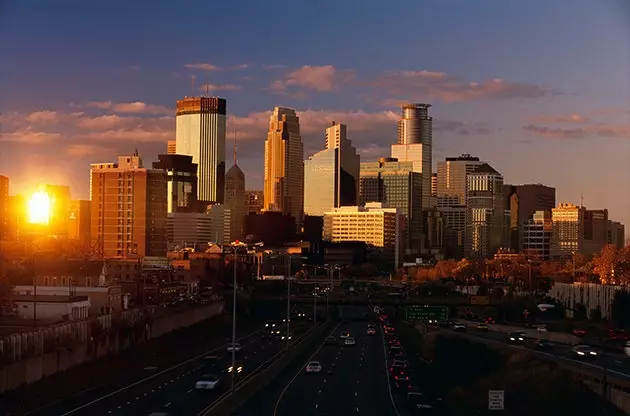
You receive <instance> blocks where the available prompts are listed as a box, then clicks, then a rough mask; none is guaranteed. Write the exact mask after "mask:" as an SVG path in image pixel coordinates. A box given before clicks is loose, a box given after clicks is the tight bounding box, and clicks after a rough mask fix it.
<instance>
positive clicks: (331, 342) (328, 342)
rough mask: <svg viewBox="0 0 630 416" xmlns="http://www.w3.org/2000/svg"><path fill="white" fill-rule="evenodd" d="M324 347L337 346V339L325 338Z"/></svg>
mask: <svg viewBox="0 0 630 416" xmlns="http://www.w3.org/2000/svg"><path fill="white" fill-rule="evenodd" d="M324 345H337V338H335V337H326V339H325V340H324Z"/></svg>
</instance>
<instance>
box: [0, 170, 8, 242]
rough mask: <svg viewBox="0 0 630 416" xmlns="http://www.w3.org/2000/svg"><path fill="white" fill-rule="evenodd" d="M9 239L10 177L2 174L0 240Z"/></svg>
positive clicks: (0, 176)
mask: <svg viewBox="0 0 630 416" xmlns="http://www.w3.org/2000/svg"><path fill="white" fill-rule="evenodd" d="M8 239H9V178H8V177H6V176H2V175H0V241H2V240H8Z"/></svg>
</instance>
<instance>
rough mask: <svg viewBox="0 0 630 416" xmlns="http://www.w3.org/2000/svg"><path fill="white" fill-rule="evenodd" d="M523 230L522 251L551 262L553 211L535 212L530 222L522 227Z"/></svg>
mask: <svg viewBox="0 0 630 416" xmlns="http://www.w3.org/2000/svg"><path fill="white" fill-rule="evenodd" d="M522 230H523V244H522V251H523V252H526V253H528V254H529V255H532V256H534V257H536V258H538V259H540V260H549V259H550V257H551V236H552V234H553V222H552V217H551V210H545V211H536V212H534V213H533V214H532V217H531V218H530V219H529V221H527V222H526V223H524V224H523V225H522Z"/></svg>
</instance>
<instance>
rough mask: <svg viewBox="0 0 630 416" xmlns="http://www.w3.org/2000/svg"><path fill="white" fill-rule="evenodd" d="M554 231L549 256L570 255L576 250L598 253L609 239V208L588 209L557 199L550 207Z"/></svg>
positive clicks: (588, 254) (557, 257) (587, 253)
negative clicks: (559, 201)
mask: <svg viewBox="0 0 630 416" xmlns="http://www.w3.org/2000/svg"><path fill="white" fill-rule="evenodd" d="M551 213H552V214H551V215H552V221H553V234H552V240H551V257H552V258H556V259H566V258H571V257H572V256H573V255H575V254H578V253H579V254H582V255H584V256H591V255H594V254H597V253H599V252H600V251H601V249H602V248H603V247H604V246H605V245H606V244H607V243H608V210H605V209H603V210H588V209H586V208H585V207H582V206H577V205H574V204H570V203H560V204H558V206H557V207H555V208H553V209H552V211H551Z"/></svg>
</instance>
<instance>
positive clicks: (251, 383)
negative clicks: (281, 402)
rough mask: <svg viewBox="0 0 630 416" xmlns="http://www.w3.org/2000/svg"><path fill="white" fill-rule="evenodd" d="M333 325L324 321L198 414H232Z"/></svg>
mask: <svg viewBox="0 0 630 416" xmlns="http://www.w3.org/2000/svg"><path fill="white" fill-rule="evenodd" d="M331 325H332V322H331V321H327V322H324V323H323V324H321V325H320V326H319V327H318V328H317V329H315V330H313V331H312V332H310V333H309V334H308V335H307V336H305V337H304V338H303V339H302V340H301V341H300V342H299V343H298V344H296V345H294V346H293V348H291V349H289V350H288V351H284V354H283V355H282V356H281V357H278V358H277V359H276V360H275V361H273V363H272V364H271V365H269V367H267V368H265V369H264V370H262V371H261V372H259V373H257V374H254V375H253V376H252V377H251V378H249V379H248V380H247V381H245V382H243V383H241V384H239V386H237V387H236V388H235V390H234V394H233V395H232V394H230V393H229V392H228V393H227V394H226V395H225V397H224V398H222V399H219V400H217V401H216V402H214V404H212V405H210V406H208V407H207V408H206V409H204V410H202V411H201V412H199V413H198V416H210V415H212V416H230V415H231V414H232V413H233V412H234V411H235V410H237V409H238V408H239V407H241V406H242V405H243V404H244V403H245V402H247V401H248V400H249V399H251V398H252V397H253V396H254V395H255V394H256V393H258V392H259V391H260V390H261V389H263V388H264V387H265V386H266V385H267V384H268V383H270V382H271V381H272V380H273V379H274V378H276V377H277V376H278V374H280V372H281V371H283V370H284V369H285V368H287V367H288V366H289V365H290V364H291V363H292V362H293V361H295V359H296V358H297V357H298V356H299V355H300V354H302V353H304V352H305V351H306V350H307V349H308V348H309V347H310V346H312V344H313V343H314V342H316V341H319V340H321V338H322V337H323V336H324V335H325V334H327V333H328V331H329V330H330V327H331Z"/></svg>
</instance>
